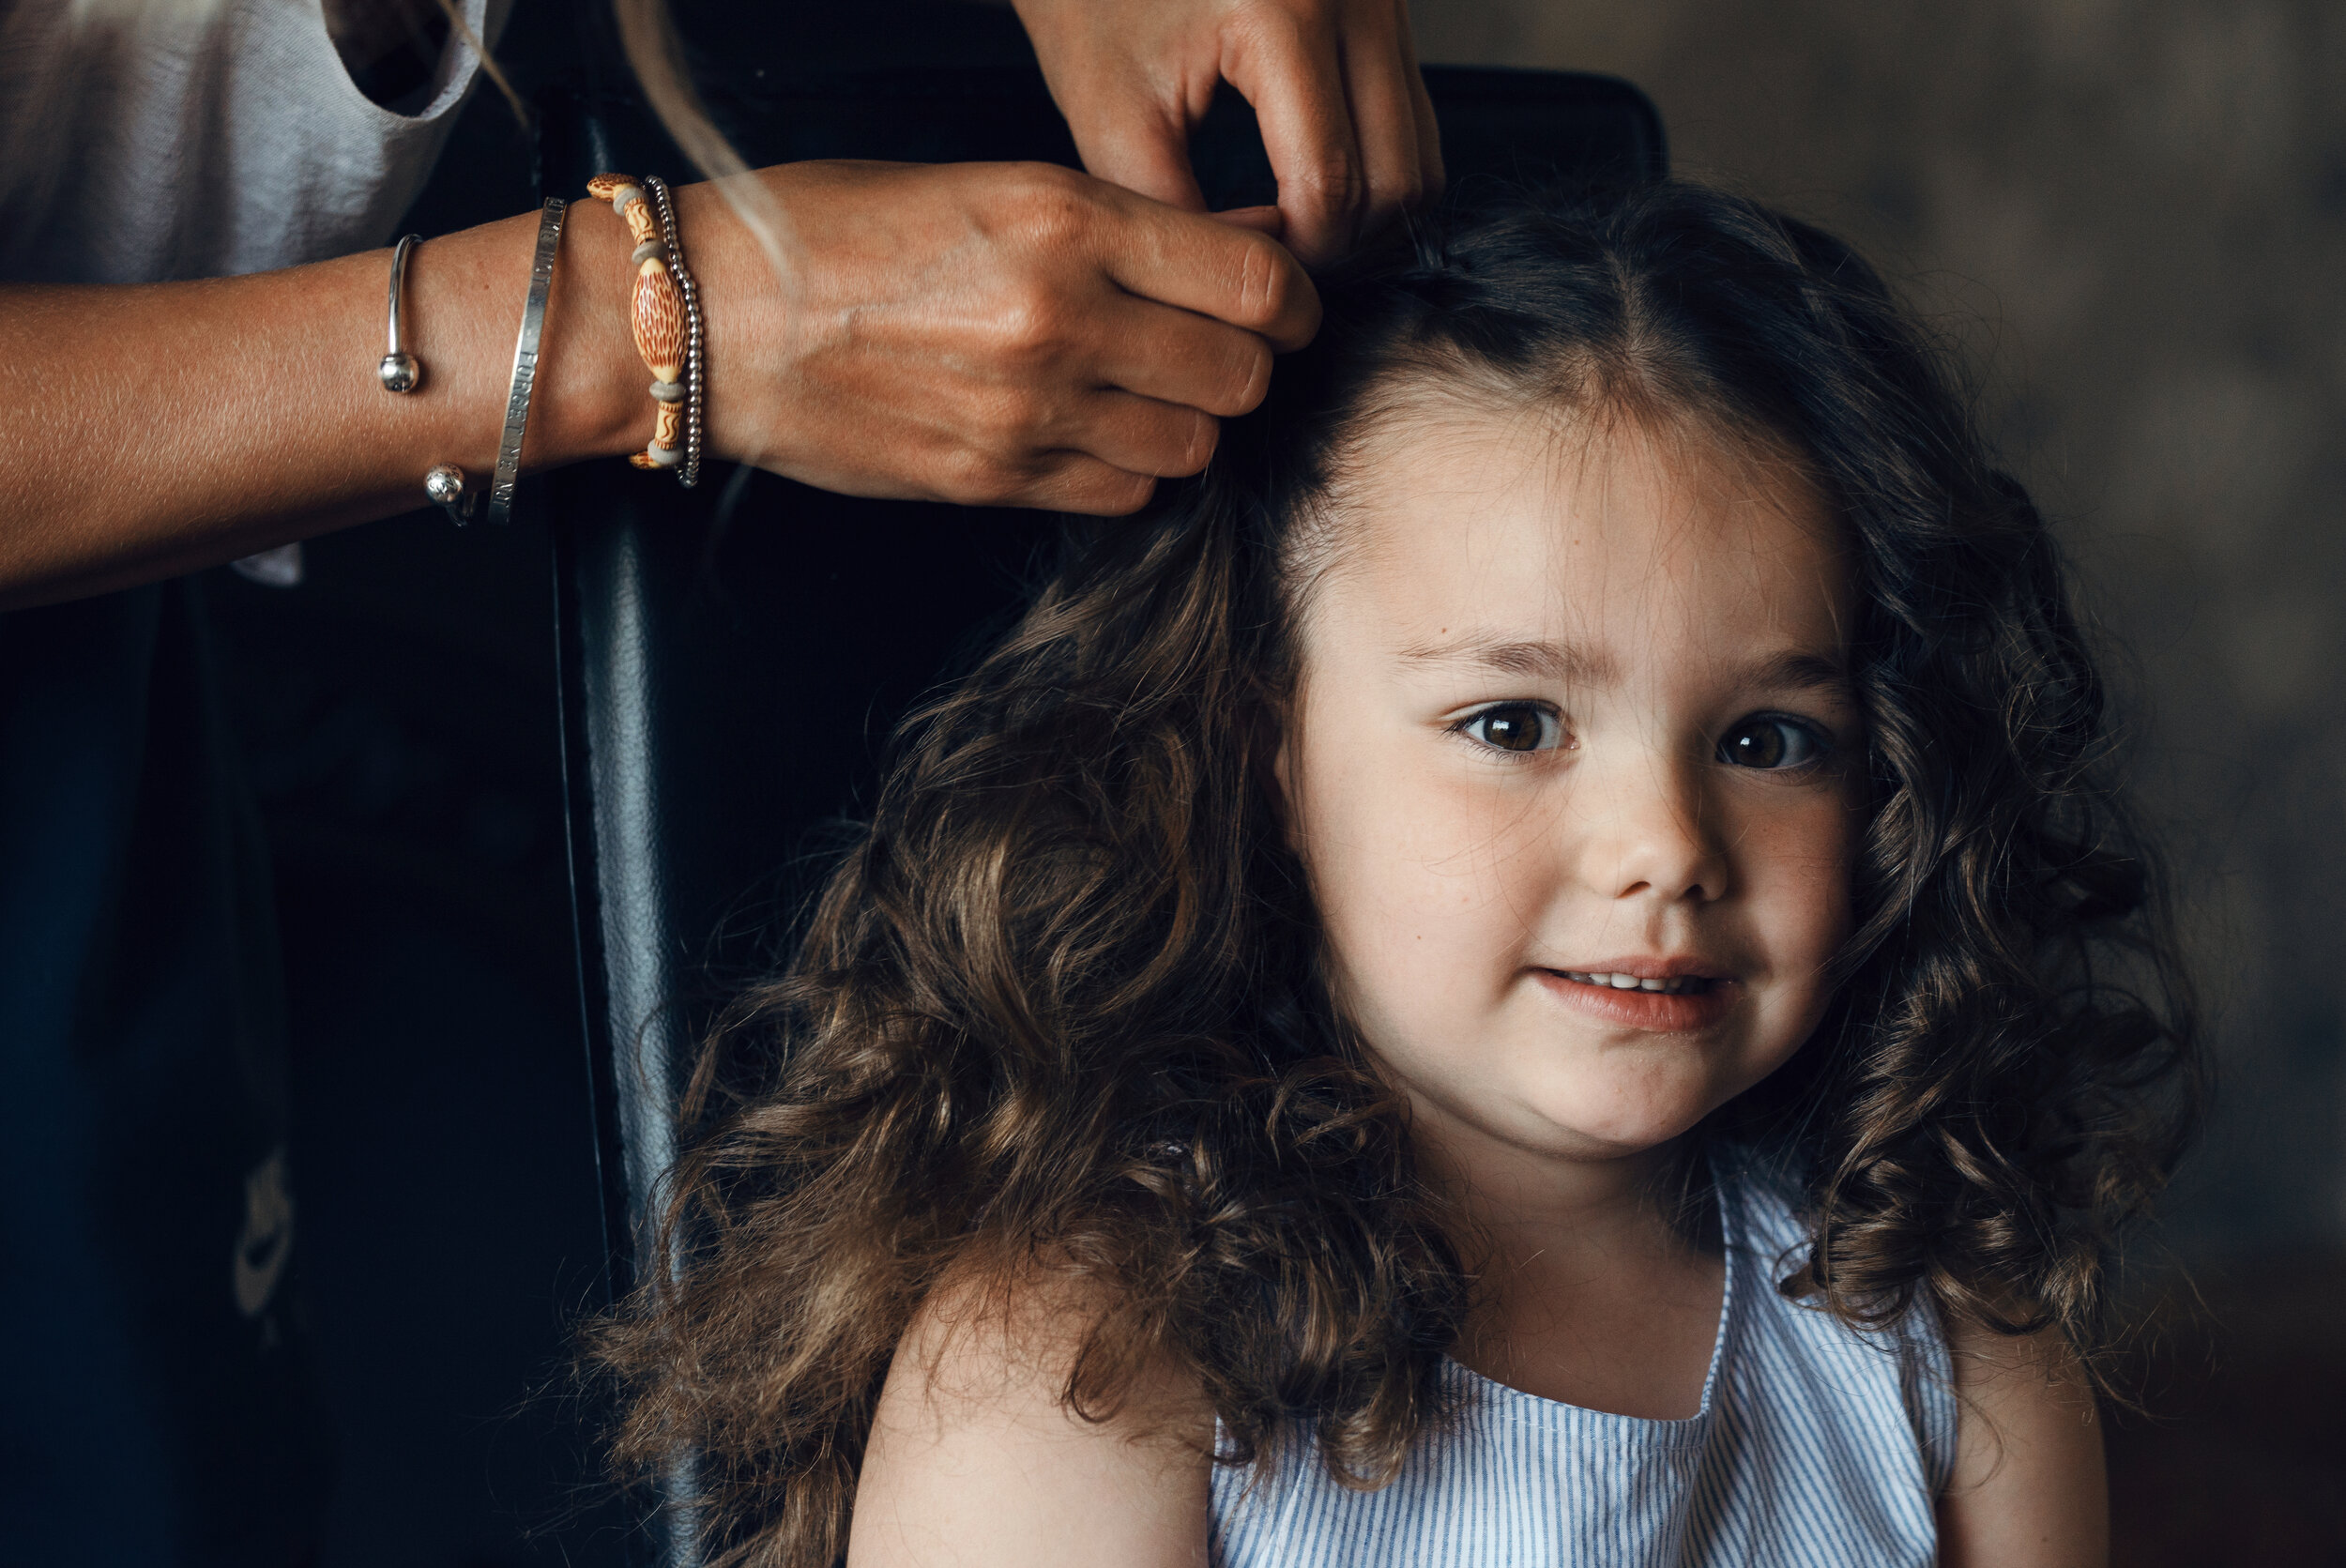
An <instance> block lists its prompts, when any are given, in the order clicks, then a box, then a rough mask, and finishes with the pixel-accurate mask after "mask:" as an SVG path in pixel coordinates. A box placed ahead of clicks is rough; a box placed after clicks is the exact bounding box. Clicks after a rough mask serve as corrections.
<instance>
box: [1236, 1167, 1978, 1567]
mask: <svg viewBox="0 0 2346 1568" xmlns="http://www.w3.org/2000/svg"><path fill="white" fill-rule="evenodd" d="M1720 1176H1721V1180H1720V1181H1719V1183H1718V1187H1719V1195H1720V1203H1719V1207H1720V1216H1721V1225H1722V1231H1723V1236H1724V1240H1725V1241H1726V1247H1727V1289H1726V1293H1725V1294H1726V1299H1725V1302H1723V1304H1722V1306H1721V1310H1720V1315H1719V1334H1718V1340H1717V1343H1716V1345H1715V1346H1714V1347H1713V1350H1712V1353H1711V1370H1710V1374H1709V1376H1708V1378H1706V1379H1705V1380H1704V1383H1703V1391H1702V1408H1701V1411H1700V1412H1699V1414H1697V1415H1695V1416H1693V1417H1690V1418H1689V1419H1687V1420H1684V1421H1645V1420H1640V1419H1638V1418H1636V1417H1632V1416H1620V1415H1607V1414H1605V1413H1603V1412H1601V1411H1596V1410H1584V1409H1581V1408H1577V1406H1572V1405H1560V1404H1558V1403H1556V1402H1555V1401H1553V1400H1548V1399H1540V1398H1536V1397H1534V1396H1533V1395H1531V1394H1528V1393H1518V1392H1516V1390H1514V1389H1510V1388H1506V1387H1503V1386H1501V1385H1500V1384H1498V1383H1494V1382H1491V1381H1490V1380H1489V1379H1487V1378H1481V1377H1478V1376H1477V1375H1475V1374H1474V1373H1472V1372H1470V1371H1468V1370H1467V1369H1466V1368H1465V1367H1463V1366H1460V1365H1458V1364H1457V1363H1456V1362H1451V1363H1449V1364H1448V1366H1447V1367H1446V1368H1445V1371H1444V1374H1443V1375H1444V1377H1445V1378H1448V1379H1449V1382H1450V1385H1451V1392H1452V1393H1454V1394H1455V1395H1456V1396H1457V1398H1458V1402H1459V1416H1458V1419H1457V1422H1456V1423H1455V1425H1454V1426H1452V1427H1450V1428H1448V1429H1445V1430H1443V1431H1441V1432H1439V1433H1436V1434H1435V1435H1433V1436H1431V1437H1429V1438H1428V1439H1425V1440H1424V1441H1422V1442H1421V1443H1420V1444H1419V1445H1418V1447H1417V1449H1416V1450H1415V1451H1414V1452H1413V1453H1412V1454H1410V1456H1409V1460H1408V1462H1407V1463H1406V1464H1405V1465H1404V1467H1403V1469H1402V1471H1401V1474H1400V1476H1399V1477H1398V1479H1396V1480H1395V1481H1394V1483H1393V1484H1391V1485H1389V1486H1386V1487H1384V1488H1383V1489H1382V1490H1380V1491H1376V1492H1365V1493H1363V1492H1351V1491H1347V1490H1346V1489H1344V1488H1343V1487H1341V1486H1339V1485H1337V1484H1335V1483H1334V1482H1333V1481H1332V1480H1330V1479H1329V1477H1328V1473H1327V1471H1326V1469H1324V1468H1323V1467H1322V1466H1321V1465H1320V1464H1319V1463H1318V1460H1317V1458H1316V1457H1315V1456H1314V1455H1312V1454H1310V1453H1309V1452H1308V1450H1305V1451H1302V1452H1292V1451H1291V1452H1289V1453H1287V1454H1281V1455H1280V1456H1279V1461H1280V1462H1279V1463H1278V1464H1277V1465H1276V1466H1275V1467H1273V1469H1272V1473H1271V1474H1270V1475H1269V1476H1267V1477H1265V1476H1257V1475H1256V1474H1255V1473H1254V1472H1252V1471H1250V1470H1248V1469H1241V1468H1238V1467H1232V1466H1221V1467H1217V1469H1216V1470H1215V1472H1214V1477H1213V1519H1212V1560H1213V1561H1214V1563H1216V1564H1217V1565H1220V1568H1319V1565H1322V1564H1326V1565H1329V1568H1335V1565H1339V1564H1341V1565H1344V1568H1366V1565H1373V1564H1380V1563H1444V1564H1485V1563H1487V1564H1491V1565H1493V1568H1502V1565H1503V1568H1540V1565H1543V1564H1550V1563H1553V1564H1558V1565H1560V1568H1561V1565H1562V1564H1567V1563H1569V1564H1572V1565H1573V1568H1629V1565H1632V1564H1634V1565H1637V1568H1660V1565H1663V1564H1669V1565H1672V1568H1698V1565H1701V1568H1709V1565H1714V1564H1716V1565H1720V1568H1725V1565H1728V1564H1734V1565H1737V1568H1768V1565H1774V1564H1784V1565H1787V1568H1790V1565H1793V1564H1797V1565H1799V1568H1842V1565H1847V1568H1896V1565H1900V1564H1916V1565H1921V1564H1927V1563H1930V1562H1932V1561H1933V1560H1935V1559H1936V1557H1937V1552H1938V1531H1937V1527H1936V1524H1935V1523H1934V1519H1933V1514H1932V1506H1931V1504H1932V1499H1934V1498H1935V1497H1936V1496H1937V1495H1938V1493H1939V1491H1940V1489H1941V1488H1942V1486H1943V1485H1944V1484H1945V1483H1946V1479H1947V1474H1948V1469H1949V1466H1950V1465H1951V1463H1952V1462H1953V1459H1954V1454H1955V1433H1956V1406H1955V1398H1954V1394H1953V1392H1952V1390H1951V1388H1950V1386H1949V1380H1948V1364H1947V1353H1946V1347H1945V1343H1944V1341H1943V1339H1942V1336H1941V1335H1940V1334H1939V1332H1937V1330H1936V1327H1935V1325H1933V1324H1929V1323H1926V1322H1923V1321H1919V1320H1917V1319H1920V1318H1921V1317H1923V1316H1924V1315H1923V1314H1920V1313H1918V1314H1917V1315H1916V1317H1915V1318H1914V1319H1910V1321H1909V1323H1908V1325H1906V1326H1905V1327H1904V1328H1903V1329H1902V1330H1901V1331H1899V1332H1893V1333H1883V1334H1880V1335H1866V1334H1859V1333H1855V1332H1851V1331H1850V1330H1848V1329H1845V1328H1843V1327H1841V1326H1840V1325H1839V1324H1838V1323H1836V1321H1835V1320H1834V1319H1832V1318H1831V1317H1827V1316H1826V1315H1825V1314H1823V1313H1821V1312H1819V1311H1817V1310H1815V1309H1813V1308H1810V1307H1805V1306H1803V1305H1801V1304H1800V1303H1798V1302H1791V1301H1788V1300H1786V1299H1785V1298H1784V1297H1783V1296H1782V1295H1781V1294H1779V1293H1778V1292H1777V1291H1776V1290H1775V1288H1774V1286H1775V1281H1776V1280H1777V1279H1778V1278H1780V1277H1782V1276H1783V1275H1784V1274H1786V1273H1789V1272H1790V1265H1788V1264H1786V1263H1785V1262H1784V1261H1783V1259H1784V1258H1786V1257H1787V1256H1789V1255H1790V1254H1792V1253H1794V1252H1795V1251H1796V1249H1799V1248H1801V1247H1802V1246H1804V1245H1805V1241H1806V1237H1805V1234H1804V1232H1803V1230H1802V1228H1801V1226H1800V1225H1799V1224H1798V1222H1797V1221H1796V1220H1795V1218H1794V1217H1793V1212H1792V1209H1791V1205H1790V1202H1789V1201H1788V1199H1787V1196H1786V1195H1785V1194H1784V1193H1783V1192H1782V1191H1781V1190H1780V1188H1779V1187H1778V1185H1777V1184H1776V1183H1775V1182H1774V1181H1772V1180H1769V1179H1768V1178H1767V1177H1766V1176H1765V1175H1764V1174H1763V1173H1761V1172H1759V1171H1757V1170H1754V1169H1752V1168H1749V1167H1740V1166H1739V1167H1734V1168H1729V1166H1728V1165H1727V1163H1726V1162H1724V1161H1722V1162H1721V1168H1720ZM1250 1482H1253V1483H1256V1484H1253V1485H1251V1486H1250Z"/></svg>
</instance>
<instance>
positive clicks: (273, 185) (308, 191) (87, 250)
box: [0, 0, 510, 283]
mask: <svg viewBox="0 0 2346 1568" xmlns="http://www.w3.org/2000/svg"><path fill="white" fill-rule="evenodd" d="M361 3H363V0H361ZM509 10H510V0H464V11H465V18H466V20H467V21H468V22H470V23H471V24H472V27H473V29H474V31H475V32H476V33H477V34H478V35H479V36H480V38H483V39H486V40H489V41H490V42H491V43H492V44H493V45H494V42H495V38H496V37H497V35H498V33H499V32H500V31H501V29H502V28H503V26H504V23H505V17H506V14H507V12H508V11H509ZM479 74H480V62H479V60H478V59H477V58H476V57H475V55H474V54H473V53H472V51H471V50H470V49H468V48H466V47H465V44H464V42H463V41H462V39H461V38H456V37H454V36H453V32H452V30H451V37H450V38H449V44H448V47H447V48H446V49H444V50H443V51H442V52H441V56H440V66H439V72H438V75H437V77H436V78H435V82H434V85H435V88H436V90H435V91H434V93H433V94H432V96H431V101H430V102H429V103H428V104H426V105H425V107H424V108H423V109H422V111H421V112H420V113H419V114H413V115H407V114H393V113H392V112H391V111H389V110H388V109H385V108H382V107H381V106H380V105H378V104H375V103H373V102H372V101H370V100H369V99H367V97H366V96H365V95H364V94H362V93H361V92H359V91H358V88H357V87H356V86H354V85H353V84H352V83H351V80H350V73H349V72H348V71H346V70H345V69H343V62H342V57H341V56H340V55H339V54H337V53H335V51H334V42H333V39H332V38H329V37H328V34H327V31H326V17H325V11H324V8H323V6H322V4H321V0H0V281H7V282H83V283H136V282H165V281H169V280H175V279H185V278H208V277H222V276H229V275H234V274H238V273H245V272H260V271H265V270H267V269H268V268H270V267H278V266H294V265H296V264H297V263H301V262H312V261H324V260H326V259H327V258H328V257H331V256H339V255H346V254H348V253H350V252H351V251H365V250H371V249H373V248H374V247H375V246H378V245H382V244H385V243H387V242H388V240H389V239H390V238H391V231H392V228H393V226H394V225H395V224H397V223H398V221H399V220H400V216H401V215H402V214H403V213H404V212H405V211H406V210H407V206H408V204H409V203H411V202H413V201H414V200H415V197H416V192H417V191H418V190H420V189H421V188H422V185H423V181H424V177H425V176H426V175H428V174H430V172H431V169H432V163H433V160H434V159H435V158H436V157H438V155H439V150H440V145H441V144H442V143H443V142H444V141H445V140H446V139H447V137H448V133H449V130H450V129H452V128H453V127H454V125H455V123H456V111H457V108H458V106H459V105H460V104H461V103H462V102H463V100H464V99H465V95H466V94H467V93H468V92H469V91H470V90H471V88H472V86H473V84H474V79H475V77H476V76H478V75H479Z"/></svg>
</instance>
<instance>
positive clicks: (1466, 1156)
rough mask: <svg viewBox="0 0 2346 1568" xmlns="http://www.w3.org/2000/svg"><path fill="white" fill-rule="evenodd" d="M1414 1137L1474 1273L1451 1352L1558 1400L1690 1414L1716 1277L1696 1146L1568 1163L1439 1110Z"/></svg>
mask: <svg viewBox="0 0 2346 1568" xmlns="http://www.w3.org/2000/svg"><path fill="white" fill-rule="evenodd" d="M1445 1134H1449V1135H1445ZM1412 1141H1413V1143H1414V1144H1415V1145H1416V1148H1417V1153H1418V1161H1419V1166H1420V1169H1421V1170H1423V1171H1424V1174H1425V1176H1426V1178H1427V1179H1428V1180H1431V1181H1432V1182H1433V1183H1434V1185H1435V1187H1436V1188H1437V1190H1439V1191H1440V1192H1442V1193H1444V1194H1445V1195H1447V1196H1448V1197H1449V1198H1450V1200H1451V1202H1452V1204H1453V1205H1454V1207H1455V1211H1456V1213H1457V1216H1458V1224H1457V1241H1458V1243H1459V1250H1460V1253H1461V1255H1462V1256H1464V1257H1465V1258H1466V1260H1467V1264H1468V1267H1469V1269H1470V1270H1471V1271H1473V1273H1474V1275H1475V1277H1476V1286H1477V1288H1476V1297H1477V1300H1476V1303H1475V1306H1474V1310H1473V1312H1472V1314H1471V1315H1470V1317H1469V1319H1468V1322H1467V1325H1466V1329H1465V1332H1464V1333H1462V1334H1461V1335H1460V1338H1459V1342H1458V1344H1457V1345H1456V1346H1455V1347H1454V1349H1453V1354H1454V1355H1455V1356H1456V1358H1457V1359H1458V1360H1459V1361H1461V1362H1465V1363H1466V1364H1467V1365H1468V1366H1469V1367H1470V1368H1472V1369H1473V1370H1474V1371H1476V1372H1479V1373H1481V1374H1482V1375H1483V1376H1485V1377H1486V1378H1491V1379H1492V1380H1493V1381H1496V1382H1500V1383H1504V1384H1506V1385H1508V1386H1510V1387H1512V1388H1516V1389H1519V1390H1521V1391H1523V1392H1524V1393H1531V1394H1536V1395H1538V1396H1540V1397H1542V1398H1546V1399H1553V1400H1558V1401H1560V1402H1562V1403H1565V1404H1571V1405H1578V1406H1582V1407H1584V1408H1591V1409H1597V1410H1606V1411H1611V1412H1614V1413H1617V1414H1622V1415H1630V1416H1638V1417H1644V1418H1649V1419H1655V1420H1674V1419H1681V1418H1683V1417H1686V1416H1690V1415H1692V1414H1694V1413H1695V1411H1696V1410H1697V1409H1698V1408H1699V1406H1700V1404H1701V1391H1702V1386H1703V1378H1704V1374H1705V1372H1706V1371H1707V1369H1708V1366H1709V1363H1710V1353H1711V1347H1712V1343H1713V1341H1714V1338H1715V1337H1716V1332H1717V1326H1718V1320H1719V1312H1720V1308H1721V1291H1722V1289H1723V1287H1724V1282H1725V1270H1724V1259H1723V1255H1722V1251H1721V1239H1720V1236H1719V1234H1718V1225H1717V1219H1716V1210H1715V1204H1714V1203H1712V1202H1709V1201H1705V1200H1707V1199H1708V1197H1709V1195H1710V1191H1711V1189H1710V1183H1709V1181H1708V1180H1707V1179H1706V1178H1705V1173H1704V1171H1703V1167H1702V1165H1701V1164H1700V1163H1699V1141H1698V1140H1696V1139H1692V1138H1680V1139H1674V1140H1672V1141H1671V1142H1669V1143H1668V1144H1663V1145H1660V1146H1657V1147H1655V1148H1653V1149H1643V1150H1640V1151H1638V1152H1636V1153H1633V1154H1627V1155H1621V1156H1616V1157H1611V1158H1601V1159H1572V1158H1564V1157H1559V1156H1555V1155H1552V1154H1545V1153H1535V1152H1532V1151H1529V1150H1525V1149H1519V1148H1515V1147H1512V1146H1508V1145H1504V1144H1501V1143H1499V1142H1497V1141H1495V1140H1491V1139H1488V1138H1485V1137H1481V1136H1477V1135H1475V1134H1473V1133H1472V1132H1471V1131H1470V1130H1467V1129H1456V1128H1453V1127H1450V1126H1447V1125H1445V1124H1444V1121H1443V1120H1442V1119H1440V1116H1439V1113H1436V1114H1435V1115H1434V1116H1432V1117H1428V1116H1425V1115H1424V1114H1421V1115H1420V1117H1419V1119H1418V1120H1417V1123H1416V1125H1415V1127H1414V1128H1413V1132H1412Z"/></svg>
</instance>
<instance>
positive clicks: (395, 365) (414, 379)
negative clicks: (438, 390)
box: [374, 349, 423, 392]
mask: <svg viewBox="0 0 2346 1568" xmlns="http://www.w3.org/2000/svg"><path fill="white" fill-rule="evenodd" d="M374 373H375V374H376V375H377V376H378V377H380V378H381V379H382V382H383V389H384V390H385V391H387V392H412V391H414V390H415V389H416V388H417V387H418V386H419V385H420V384H421V383H422V381H423V366H422V365H421V364H420V363H419V362H418V361H417V359H416V357H415V356H414V355H412V354H409V353H407V352H406V351H405V350H404V349H403V350H401V351H399V352H398V353H395V354H386V355H385V356H383V362H382V363H381V364H379V365H377V366H375V367H374Z"/></svg>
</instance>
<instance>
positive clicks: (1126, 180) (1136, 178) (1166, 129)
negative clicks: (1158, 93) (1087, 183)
mask: <svg viewBox="0 0 2346 1568" xmlns="http://www.w3.org/2000/svg"><path fill="white" fill-rule="evenodd" d="M1067 128H1068V129H1070V130H1072V131H1074V133H1075V151H1076V152H1077V153H1078V154H1080V155H1081V156H1082V158H1083V160H1084V169H1085V171H1086V172H1087V173H1089V174H1090V175H1094V176H1096V177H1097V178H1100V179H1104V180H1106V181H1108V182H1109V183H1110V184H1114V185H1120V186H1122V187H1123V188H1124V189H1125V190H1131V191H1135V192H1136V193H1138V194H1140V195H1143V196H1146V197H1148V198H1149V199H1150V201H1156V202H1163V203H1164V204H1165V206H1177V207H1180V208H1181V210H1182V211H1184V212H1203V211H1205V210H1206V195H1205V192H1204V191H1202V190H1199V189H1198V188H1197V176H1196V174H1194V173H1192V172H1191V170H1190V166H1189V127H1188V126H1187V125H1186V124H1185V123H1183V122H1182V121H1181V119H1180V118H1179V117H1178V116H1174V115H1168V114H1164V113H1162V112H1160V113H1157V114H1133V113H1132V112H1131V111H1130V110H1129V108H1128V109H1126V110H1125V112H1123V113H1121V114H1116V113H1110V114H1105V115H1094V114H1089V113H1076V114H1069V115H1068V116H1067Z"/></svg>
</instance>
